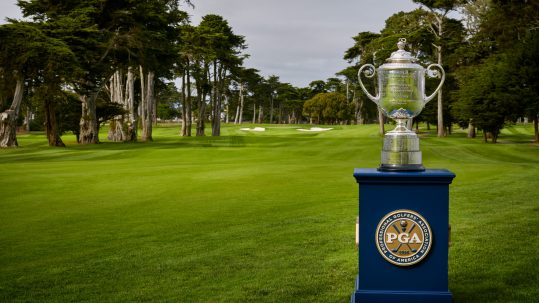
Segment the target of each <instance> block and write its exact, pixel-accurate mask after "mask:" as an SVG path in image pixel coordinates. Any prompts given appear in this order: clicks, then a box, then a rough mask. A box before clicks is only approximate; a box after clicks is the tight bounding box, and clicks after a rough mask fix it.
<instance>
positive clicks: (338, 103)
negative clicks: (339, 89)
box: [303, 92, 352, 124]
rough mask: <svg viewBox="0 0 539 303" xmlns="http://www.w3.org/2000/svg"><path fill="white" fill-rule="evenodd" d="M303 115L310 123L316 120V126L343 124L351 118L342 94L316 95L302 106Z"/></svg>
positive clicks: (350, 112) (349, 109)
mask: <svg viewBox="0 0 539 303" xmlns="http://www.w3.org/2000/svg"><path fill="white" fill-rule="evenodd" d="M303 114H304V115H306V116H308V117H309V118H310V123H311V124H312V123H313V119H316V124H320V123H325V124H337V123H345V122H346V121H347V120H349V119H350V117H352V111H351V108H350V106H349V104H348V102H347V100H346V96H345V95H343V94H342V93H336V92H329V93H318V94H316V95H315V96H314V97H313V98H311V99H309V100H307V101H306V102H305V104H304V105H303Z"/></svg>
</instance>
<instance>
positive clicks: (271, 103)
mask: <svg viewBox="0 0 539 303" xmlns="http://www.w3.org/2000/svg"><path fill="white" fill-rule="evenodd" d="M261 108H262V107H261ZM258 123H260V121H259V122H258ZM270 124H273V94H272V95H271V98H270Z"/></svg>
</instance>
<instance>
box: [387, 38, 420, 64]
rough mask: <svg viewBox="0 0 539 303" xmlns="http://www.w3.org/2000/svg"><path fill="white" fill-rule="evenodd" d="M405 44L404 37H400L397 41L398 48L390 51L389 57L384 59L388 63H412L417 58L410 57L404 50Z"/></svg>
mask: <svg viewBox="0 0 539 303" xmlns="http://www.w3.org/2000/svg"><path fill="white" fill-rule="evenodd" d="M405 46H406V38H400V39H399V42H398V43H397V47H398V48H399V50H398V51H395V52H393V53H391V57H389V58H388V59H387V60H386V61H387V62H389V63H412V62H414V61H416V60H417V59H416V58H414V57H412V54H411V53H410V52H407V51H405V50H404V47H405Z"/></svg>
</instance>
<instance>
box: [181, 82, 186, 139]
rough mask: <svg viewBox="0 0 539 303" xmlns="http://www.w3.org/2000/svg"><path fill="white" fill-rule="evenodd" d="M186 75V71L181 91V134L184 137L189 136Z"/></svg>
mask: <svg viewBox="0 0 539 303" xmlns="http://www.w3.org/2000/svg"><path fill="white" fill-rule="evenodd" d="M185 77H186V74H185V73H184V74H183V75H182V91H181V95H182V128H181V131H180V135H181V136H182V137H187V108H186V104H187V93H186V88H185V85H186V81H185Z"/></svg>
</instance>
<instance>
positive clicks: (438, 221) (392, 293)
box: [351, 169, 455, 303]
mask: <svg viewBox="0 0 539 303" xmlns="http://www.w3.org/2000/svg"><path fill="white" fill-rule="evenodd" d="M354 177H355V178H356V180H357V182H358V183H359V273H358V276H357V279H356V287H355V292H354V293H353V294H352V299H351V302H352V303H354V302H355V303H377V302H384V303H387V302H399V303H406V302H414V303H421V302H429V303H432V302H436V303H445V302H447V303H451V301H452V295H451V292H450V291H449V289H448V285H447V256H448V240H449V238H448V236H449V233H448V226H449V184H451V182H452V180H453V178H454V177H455V174H453V173H452V172H450V171H447V170H425V171H422V172H382V171H378V170H376V169H356V170H355V171H354ZM403 209H405V210H411V211H414V212H417V213H418V214H420V215H421V216H422V217H423V218H424V219H425V220H426V221H427V222H428V224H429V225H430V229H431V233H432V234H431V236H432V241H431V246H430V250H429V251H428V254H426V256H425V257H424V258H423V259H422V260H421V261H420V262H418V263H416V264H413V265H409V266H399V265H395V264H392V263H390V262H389V261H388V260H386V258H384V257H383V256H382V253H381V252H380V251H379V248H378V246H379V245H378V243H377V228H378V227H379V224H380V221H381V220H382V219H383V218H384V217H386V215H387V214H390V213H391V212H394V211H396V210H403ZM396 225H398V224H396ZM391 227H393V226H391ZM395 229H397V227H395ZM384 239H385V238H384ZM395 241H396V240H395ZM405 245H406V244H405Z"/></svg>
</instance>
